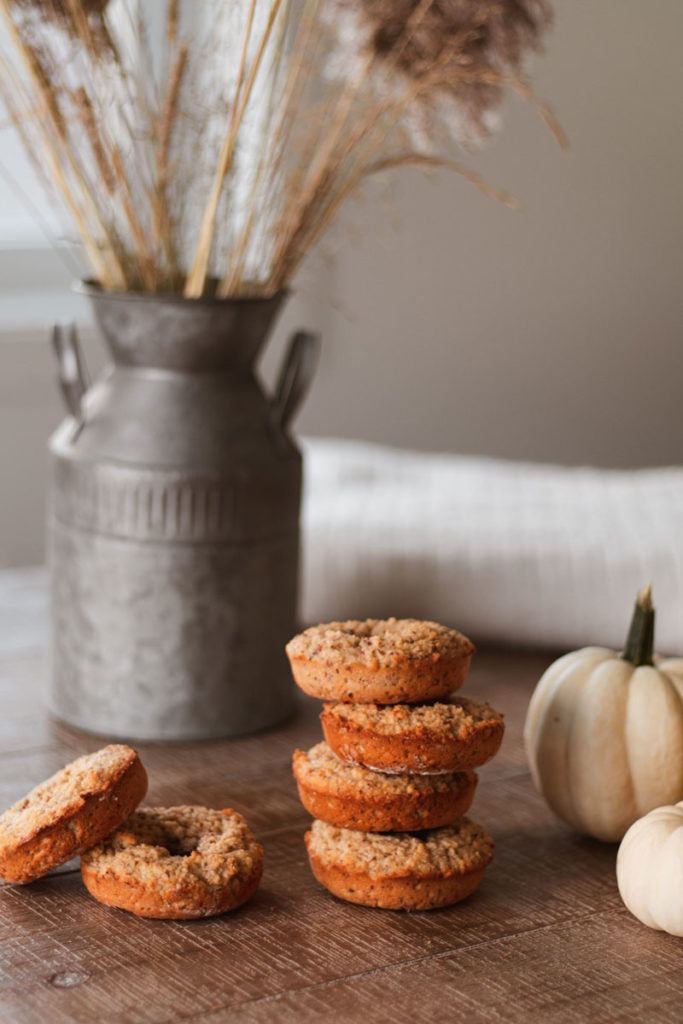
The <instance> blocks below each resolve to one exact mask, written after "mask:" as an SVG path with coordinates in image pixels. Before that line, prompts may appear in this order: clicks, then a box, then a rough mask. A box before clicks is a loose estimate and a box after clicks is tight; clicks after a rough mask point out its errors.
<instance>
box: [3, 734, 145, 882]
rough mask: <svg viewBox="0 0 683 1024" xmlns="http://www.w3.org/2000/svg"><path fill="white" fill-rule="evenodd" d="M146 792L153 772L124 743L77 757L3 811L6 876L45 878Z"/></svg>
mask: <svg viewBox="0 0 683 1024" xmlns="http://www.w3.org/2000/svg"><path fill="white" fill-rule="evenodd" d="M146 792H147V773H146V772H145V769H144V767H143V766H142V763H141V761H140V759H139V757H138V755H137V754H136V753H135V751H134V750H131V749H130V747H126V746H124V745H123V744H112V745H111V746H108V747H104V748H103V749H102V750H97V751H95V753H94V754H86V755H85V756H84V757H79V758H78V760H76V761H72V762H71V764H68V765H67V766H66V767H65V768H62V769H61V770H60V771H58V772H56V773H55V774H54V775H53V776H51V777H50V778H49V779H47V780H46V781H45V782H42V783H41V784H40V785H39V786H36V788H35V789H33V790H31V792H30V793H29V794H28V796H25V797H24V799H23V800H20V801H19V802H18V803H16V804H15V805H14V806H13V807H10V808H9V810H7V811H5V813H4V814H2V815H0V877H2V878H4V879H5V880H6V881H8V882H22V883H23V882H33V881H34V880H35V879H36V878H41V877H42V876H43V875H46V874H47V872H48V871H51V870H52V869H53V868H56V867H58V866H59V865H60V864H64V863H65V862H66V861H67V860H70V859H71V858H72V857H76V856H78V855H79V854H80V853H83V851H84V850H87V849H88V847H90V846H93V845H94V844H95V843H99V842H100V841H101V840H102V839H104V837H105V836H107V835H108V834H109V833H110V832H111V831H112V830H113V829H115V828H117V827H118V826H119V825H120V824H121V822H122V821H124V819H125V818H127V817H128V815H129V814H130V813H131V812H132V811H133V810H135V808H136V807H137V805H138V804H139V803H140V801H141V800H142V799H143V797H144V795H145V793H146Z"/></svg>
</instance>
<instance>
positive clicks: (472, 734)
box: [320, 697, 505, 774]
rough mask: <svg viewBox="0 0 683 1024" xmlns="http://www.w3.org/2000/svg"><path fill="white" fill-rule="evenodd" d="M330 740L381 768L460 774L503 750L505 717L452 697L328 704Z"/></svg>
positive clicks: (350, 757) (342, 752)
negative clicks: (432, 700) (411, 701)
mask: <svg viewBox="0 0 683 1024" xmlns="http://www.w3.org/2000/svg"><path fill="white" fill-rule="evenodd" d="M320 721H321V722H322V727H323V732H324V734H325V739H326V740H327V742H328V744H329V745H330V747H331V748H332V750H333V751H334V752H335V754H337V755H338V756H339V757H341V758H344V760H346V761H351V762H353V763H354V764H362V765H365V766H366V767H368V768H374V769H376V770H377V771H382V772H417V773H425V774H431V773H433V772H460V771H468V770H471V769H472V768H479V767H480V766H481V765H483V764H485V763H486V761H488V760H490V758H492V757H493V756H494V754H496V753H497V752H498V749H499V747H500V745H501V742H502V740H503V733H504V731H505V724H504V722H503V716H502V715H501V714H499V713H498V712H497V711H495V710H494V709H493V708H492V707H491V706H490V705H489V704H485V703H480V702H478V701H474V700H470V699H469V698H468V697H453V698H451V699H449V700H447V701H437V702H436V703H434V704H422V705H418V706H413V705H412V704H388V705H384V706H381V705H376V704H346V703H343V702H337V703H335V704H325V706H324V709H323V712H322V714H321V715H320Z"/></svg>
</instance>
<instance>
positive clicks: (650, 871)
mask: <svg viewBox="0 0 683 1024" xmlns="http://www.w3.org/2000/svg"><path fill="white" fill-rule="evenodd" d="M617 884H618V885H619V892H620V894H621V898H622V900H623V901H624V903H625V904H626V906H627V907H628V909H629V910H630V911H631V913H632V914H634V915H635V916H636V917H637V918H638V920H639V921H642V922H643V924H646V925H647V926H648V927H649V928H658V929H659V930H660V931H664V932H669V933H670V934H671V935H682V936H683V803H678V804H676V805H675V806H668V807H657V808H656V809H655V810H654V811H650V813H649V814H646V815H645V817H644V818H641V819H640V820H639V821H636V822H635V824H634V825H631V827H630V829H629V830H628V832H627V833H626V835H625V836H624V838H623V840H622V843H621V846H620V847H619V853H618V855H617Z"/></svg>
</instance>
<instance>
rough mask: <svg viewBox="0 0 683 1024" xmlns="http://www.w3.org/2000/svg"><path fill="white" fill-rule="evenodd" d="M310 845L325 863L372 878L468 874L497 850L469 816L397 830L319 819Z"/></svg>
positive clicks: (311, 835) (482, 864) (313, 829)
mask: <svg viewBox="0 0 683 1024" xmlns="http://www.w3.org/2000/svg"><path fill="white" fill-rule="evenodd" d="M308 847H309V851H310V852H311V853H312V854H313V855H314V856H316V857H318V858H319V859H320V860H322V861H323V862H324V863H327V864H329V865H335V866H338V867H343V868H345V869H347V870H348V871H350V872H352V873H355V872H358V871H361V872H363V873H366V874H368V875H369V876H370V878H380V877H386V876H394V877H397V878H400V877H402V876H405V875H412V874H415V875H423V876H424V875H434V874H439V875H445V876H448V875H457V874H465V873H466V872H468V871H475V870H477V869H478V868H483V867H486V865H487V864H488V863H489V862H490V860H491V857H492V856H493V840H492V839H491V837H490V836H489V835H487V833H486V831H485V830H484V829H483V828H482V826H481V825H477V824H476V823H475V822H473V821H470V819H469V818H461V819H460V821H458V822H457V823H456V824H455V825H448V826H446V827H445V828H436V829H430V830H428V831H425V832H421V833H410V832H396V833H393V834H387V833H380V832H356V831H353V830H352V829H347V828H338V827H336V826H335V825H328V824H327V822H324V821H319V820H317V819H316V820H315V821H314V822H313V824H312V826H311V831H310V833H309V839H308Z"/></svg>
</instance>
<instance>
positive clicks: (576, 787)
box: [524, 587, 683, 842]
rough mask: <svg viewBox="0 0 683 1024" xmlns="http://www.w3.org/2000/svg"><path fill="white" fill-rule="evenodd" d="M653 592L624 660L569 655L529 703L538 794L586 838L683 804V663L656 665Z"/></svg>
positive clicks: (600, 654)
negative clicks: (654, 812) (682, 802)
mask: <svg viewBox="0 0 683 1024" xmlns="http://www.w3.org/2000/svg"><path fill="white" fill-rule="evenodd" d="M653 633H654V610H653V608H652V603H651V600H650V588H649V587H646V588H644V590H642V591H641V592H640V593H639V595H638V599H637V602H636V608H635V611H634V616H633V621H632V623H631V630H630V632H629V638H628V641H627V644H626V650H625V653H624V654H623V655H620V654H618V653H617V652H616V651H611V650H607V649H606V648H604V647H586V648H584V649H583V650H580V651H574V652H572V653H571V654H566V655H565V656H564V657H563V658H560V659H559V660H558V661H556V662H554V663H553V664H552V665H551V666H550V668H549V669H548V670H547V671H546V672H545V673H544V675H543V676H542V678H541V680H540V681H539V683H538V686H537V687H536V689H535V691H534V694H533V696H532V698H531V702H530V704H529V710H528V712H527V717H526V722H525V726H524V744H525V748H526V752H527V757H528V760H529V765H530V767H531V774H532V776H533V779H534V782H535V784H536V786H537V788H538V789H540V791H541V792H542V794H543V796H544V797H545V799H546V800H547V802H548V803H549V805H550V806H551V807H552V809H553V810H554V811H555V813H556V814H557V815H559V817H560V818H563V819H564V821H567V822H568V823H569V824H570V825H573V826H574V828H576V829H578V830H579V831H580V832H585V833H587V834H588V835H591V836H594V837H595V838H596V839H603V840H606V841H608V842H617V841H618V840H619V839H621V838H622V836H623V835H624V832H625V831H626V829H627V828H628V827H629V825H631V824H632V823H633V822H634V821H636V820H637V819H638V818H641V817H642V816H643V815H644V814H646V813H647V812H648V811H650V810H652V809H653V808H654V807H659V806H660V805H662V804H672V803H676V802H677V801H678V800H683V658H670V659H668V660H665V661H657V662H656V664H655V663H653V657H652V640H653Z"/></svg>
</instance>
